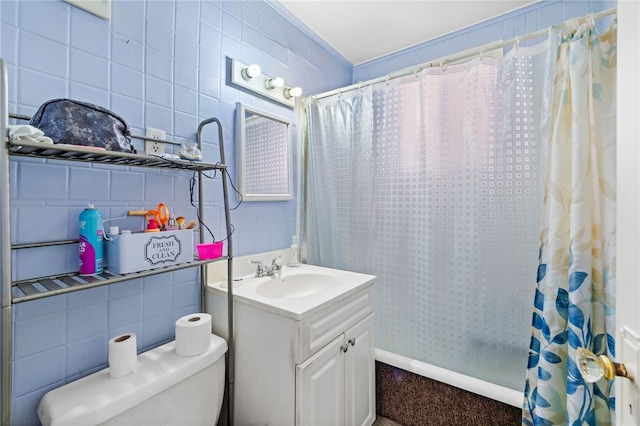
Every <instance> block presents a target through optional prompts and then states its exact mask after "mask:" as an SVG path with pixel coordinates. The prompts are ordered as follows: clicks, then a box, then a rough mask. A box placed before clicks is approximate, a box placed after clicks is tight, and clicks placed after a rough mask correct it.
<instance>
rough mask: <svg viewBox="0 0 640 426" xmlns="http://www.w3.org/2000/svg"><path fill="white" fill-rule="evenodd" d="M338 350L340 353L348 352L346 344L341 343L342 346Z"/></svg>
mask: <svg viewBox="0 0 640 426" xmlns="http://www.w3.org/2000/svg"><path fill="white" fill-rule="evenodd" d="M340 350H341V351H342V352H346V351H348V350H349V345H347V344H346V343H343V344H342V345H341V346H340Z"/></svg>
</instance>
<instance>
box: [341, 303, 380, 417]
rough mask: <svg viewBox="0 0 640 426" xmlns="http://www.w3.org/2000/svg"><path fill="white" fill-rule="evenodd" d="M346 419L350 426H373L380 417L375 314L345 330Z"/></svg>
mask: <svg viewBox="0 0 640 426" xmlns="http://www.w3.org/2000/svg"><path fill="white" fill-rule="evenodd" d="M345 342H346V343H347V345H348V348H349V349H348V350H347V352H346V353H345V355H346V356H345V393H346V395H345V410H346V412H345V419H346V424H347V425H348V426H370V425H371V424H373V422H374V420H375V419H376V389H375V384H376V383H375V382H376V378H375V354H374V346H373V313H372V314H370V315H369V316H367V317H366V318H364V319H363V320H362V321H360V322H359V323H357V324H356V325H354V326H353V327H351V328H350V329H349V330H347V332H346V333H345Z"/></svg>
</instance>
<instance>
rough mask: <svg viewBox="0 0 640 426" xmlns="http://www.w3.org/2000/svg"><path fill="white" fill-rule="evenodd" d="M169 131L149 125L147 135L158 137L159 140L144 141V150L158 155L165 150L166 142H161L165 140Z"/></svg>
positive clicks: (148, 153) (149, 153) (148, 136)
mask: <svg viewBox="0 0 640 426" xmlns="http://www.w3.org/2000/svg"><path fill="white" fill-rule="evenodd" d="M166 135H167V133H166V132H165V131H164V130H159V129H154V128H153V127H147V132H146V135H145V136H146V137H147V138H152V139H158V141H157V142H156V141H144V152H145V153H146V154H147V155H158V154H162V153H163V152H164V148H165V143H164V142H160V141H161V140H164V138H165V136H166Z"/></svg>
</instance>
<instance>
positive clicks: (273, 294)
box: [255, 272, 340, 299]
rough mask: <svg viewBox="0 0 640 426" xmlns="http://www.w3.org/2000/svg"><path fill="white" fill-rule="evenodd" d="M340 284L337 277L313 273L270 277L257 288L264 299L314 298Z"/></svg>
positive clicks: (257, 291)
mask: <svg viewBox="0 0 640 426" xmlns="http://www.w3.org/2000/svg"><path fill="white" fill-rule="evenodd" d="M339 284H340V282H339V281H338V279H336V278H335V277H332V276H329V275H324V274H318V273H313V272H305V273H297V274H290V275H289V274H286V275H283V276H282V277H280V278H278V277H277V276H273V277H268V278H267V281H264V282H262V283H260V284H258V285H257V286H256V290H255V292H256V294H257V295H259V296H262V297H269V298H274V299H275V298H278V299H291V298H298V297H305V296H313V295H316V294H319V293H323V292H325V291H327V290H330V289H332V288H335V287H336V286H338V285H339Z"/></svg>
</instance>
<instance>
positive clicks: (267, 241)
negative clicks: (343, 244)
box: [0, 0, 616, 425]
mask: <svg viewBox="0 0 640 426" xmlns="http://www.w3.org/2000/svg"><path fill="white" fill-rule="evenodd" d="M615 4H616V3H615V2H612V1H573V0H571V1H570V0H565V1H559V0H551V1H550V0H545V1H542V2H540V3H537V4H535V5H533V6H530V7H528V8H525V9H521V10H518V11H515V12H513V13H510V14H508V15H506V16H503V17H500V18H496V19H493V20H490V21H487V22H484V23H482V24H479V25H477V26H474V27H472V28H468V29H465V30H463V31H460V32H457V33H453V34H449V35H447V36H445V37H442V38H439V39H436V40H433V41H430V42H428V43H425V44H423V45H419V46H414V47H411V48H409V49H407V50H405V51H401V52H398V53H396V54H393V55H390V56H387V57H385V58H381V59H377V60H375V61H372V62H369V63H366V64H362V65H359V66H357V67H355V68H354V67H352V66H351V65H350V64H348V63H347V62H346V61H345V60H344V59H343V58H341V57H340V56H339V55H338V54H337V53H336V52H335V51H334V50H333V49H332V48H331V47H330V46H328V45H327V44H326V43H325V42H323V41H322V40H319V39H318V38H317V37H316V36H315V35H313V34H311V32H310V31H309V30H308V29H306V28H305V27H304V26H303V25H301V24H300V23H299V22H298V21H297V20H296V19H295V18H293V17H292V16H291V15H290V14H288V13H287V12H286V11H285V10H284V9H283V8H282V7H280V6H279V5H278V4H277V3H275V2H271V1H264V0H256V1H253V0H252V1H231V0H229V1H227V0H224V1H208V0H193V1H191V0H143V1H139V0H118V1H113V2H112V19H111V20H110V21H106V20H103V19H101V18H99V17H96V16H94V15H91V14H89V13H88V12H86V11H84V10H81V9H78V8H76V7H74V6H71V5H70V4H68V3H66V2H63V1H62V0H35V1H18V0H3V1H1V2H0V23H1V28H0V30H1V31H0V49H1V50H0V56H1V57H2V58H3V59H4V60H5V61H6V62H7V68H8V70H9V104H10V110H11V111H12V112H16V113H19V114H26V115H31V114H33V113H34V112H35V111H36V109H37V108H38V106H39V105H40V104H41V103H43V102H44V101H46V100H48V99H52V98H59V97H72V98H75V99H80V100H85V101H88V102H93V103H96V104H99V105H102V106H105V107H107V108H110V109H112V110H113V111H115V112H116V113H118V114H119V115H121V116H122V117H123V118H124V119H125V120H126V121H127V123H128V124H129V126H130V127H131V129H132V132H133V133H134V134H143V133H144V128H145V127H155V128H160V129H164V130H165V131H166V132H167V137H168V138H169V139H173V140H176V141H182V140H190V141H193V140H195V137H196V128H197V125H198V123H199V122H200V121H201V120H202V119H204V118H208V117H212V116H215V117H218V118H219V119H220V120H221V122H222V124H223V131H224V144H225V150H226V155H227V159H226V160H227V161H226V163H227V164H228V166H229V172H230V175H231V177H232V178H233V179H234V180H235V176H236V161H235V160H236V159H235V146H234V137H235V127H234V126H235V118H234V117H235V104H236V102H238V101H241V102H243V103H246V104H248V105H251V106H253V107H256V108H260V109H263V110H266V111H268V112H271V113H273V114H276V115H280V116H285V117H287V118H290V119H291V120H292V121H294V123H295V121H296V116H295V114H294V113H293V111H291V110H289V109H287V108H284V107H281V106H279V105H276V104H273V103H271V102H269V101H266V100H264V99H262V98H259V97H256V96H253V95H251V94H248V93H246V92H243V91H239V90H237V89H235V88H233V87H230V86H228V85H227V84H226V83H225V76H226V68H227V59H226V58H227V57H231V58H234V59H237V60H239V61H241V62H243V63H254V62H255V63H259V64H260V65H261V66H262V68H263V70H264V71H265V73H267V74H270V75H281V76H283V77H284V78H285V80H286V81H287V83H288V84H290V85H298V86H301V87H302V88H303V91H304V93H306V94H312V93H320V92H323V91H327V90H331V89H334V88H337V87H344V86H346V85H348V84H350V83H352V82H357V81H364V80H367V79H370V78H374V77H379V76H383V75H385V74H387V73H388V72H390V71H393V70H397V69H401V68H404V67H407V66H411V65H415V64H418V63H422V62H426V61H428V60H430V59H434V58H437V57H440V56H444V55H448V54H451V53H454V52H456V51H460V50H464V49H468V48H471V47H474V46H476V45H477V44H482V43H485V42H489V41H492V40H495V39H498V38H504V39H508V38H512V37H513V36H516V35H519V34H526V33H527V32H530V31H534V30H537V29H539V28H543V27H545V26H548V25H550V24H553V23H558V22H561V21H563V20H565V19H568V18H570V17H573V16H579V15H584V14H586V13H589V12H592V11H598V10H603V9H607V8H610V7H613V6H615ZM294 127H295V125H294ZM203 139H204V149H203V151H204V156H205V160H207V161H211V162H216V161H218V159H219V157H218V146H219V143H220V141H218V137H217V128H215V126H214V125H212V126H211V127H209V128H207V129H205V131H204V133H203ZM294 142H295V141H294ZM137 148H139V149H142V145H141V144H138V145H137ZM10 176H11V180H12V181H11V192H12V207H11V214H12V219H13V221H14V223H13V226H12V230H11V239H12V243H14V244H15V243H25V242H35V241H41V240H43V239H44V240H47V239H66V238H76V237H77V231H78V229H77V216H78V214H79V213H80V211H81V210H82V209H83V208H84V206H86V204H87V203H88V202H89V201H92V202H94V203H96V205H97V206H98V207H99V208H100V209H101V210H102V211H103V214H104V215H105V217H107V218H121V217H123V214H124V212H125V211H127V210H130V209H144V208H149V207H150V206H151V207H152V206H154V205H155V204H156V203H157V202H159V201H164V202H166V203H169V204H171V206H172V208H173V210H174V212H175V214H177V215H183V216H186V217H190V216H193V215H194V210H193V207H192V206H191V201H190V195H189V191H188V185H189V179H190V178H191V174H190V173H186V172H168V171H155V170H140V169H136V168H127V169H124V168H114V167H110V166H101V165H89V164H82V163H74V164H69V163H65V162H59V161H41V160H34V159H13V160H12V161H11V171H10ZM211 177H212V179H207V180H206V181H205V183H204V190H205V199H204V200H203V201H204V203H205V210H206V211H205V221H206V222H207V224H208V225H209V227H210V228H211V230H212V232H213V233H214V234H215V235H216V237H218V236H223V233H224V231H225V226H224V211H223V205H222V203H221V200H222V191H221V188H220V180H221V179H220V176H211ZM294 178H296V179H297V176H295V177H294ZM196 195H197V194H196ZM230 201H231V203H232V204H235V203H236V202H237V199H236V197H235V196H234V195H233V194H231V200H230ZM3 208H7V207H4V206H3ZM295 220H296V201H295V200H292V201H287V202H260V203H255V202H254V203H250V202H247V203H244V204H242V205H241V206H240V207H239V208H238V209H237V210H234V211H233V212H232V223H233V225H234V226H235V232H234V235H233V236H234V248H235V249H234V254H235V255H243V254H249V253H253V252H259V251H265V250H273V249H278V248H283V247H287V246H288V245H289V243H290V237H291V235H293V234H294V232H295ZM110 224H118V225H120V227H121V229H127V228H129V229H138V228H140V227H141V226H143V224H142V221H141V219H139V218H125V219H120V220H119V221H117V222H112V223H110ZM75 268H77V253H76V248H75V247H73V246H69V247H65V246H63V247H62V248H55V249H52V248H42V249H36V250H30V251H29V253H26V252H25V251H18V252H17V253H15V254H14V256H13V272H12V273H13V278H14V279H23V278H30V277H33V276H40V275H49V274H55V273H59V272H66V271H69V270H74V269H75ZM197 281H198V274H197V271H195V270H192V269H187V270H182V271H177V272H172V273H167V274H163V275H158V276H154V277H147V278H144V279H140V280H135V281H130V282H125V283H120V284H115V285H111V286H109V287H100V288H94V289H90V290H86V291H82V292H76V293H72V294H69V295H62V296H54V297H50V298H46V299H41V300H37V301H32V302H26V303H21V304H18V305H15V306H14V311H13V312H14V319H13V321H14V325H13V326H14V331H15V333H14V346H13V352H14V353H13V356H14V360H15V362H14V366H13V383H14V385H13V423H14V424H15V425H37V424H39V421H38V419H37V415H36V411H35V410H36V407H37V404H38V402H39V400H40V398H41V397H42V395H44V394H45V393H46V392H47V391H49V390H51V389H53V388H55V387H58V386H60V385H63V384H64V383H67V382H69V381H73V380H76V379H78V378H80V377H83V376H85V375H87V374H91V373H93V372H95V371H98V370H100V369H102V368H104V367H106V365H107V341H108V339H110V338H112V337H114V336H116V335H118V334H121V333H124V332H133V333H136V334H137V336H138V339H137V342H138V349H139V350H140V351H144V350H147V349H150V348H152V347H154V346H157V345H159V344H162V343H164V342H166V341H168V340H171V339H173V336H174V331H173V324H174V323H175V321H176V320H177V319H178V318H180V317H181V316H183V315H186V314H189V313H192V312H196V311H198V310H199V309H200V290H199V284H198V282H197Z"/></svg>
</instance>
